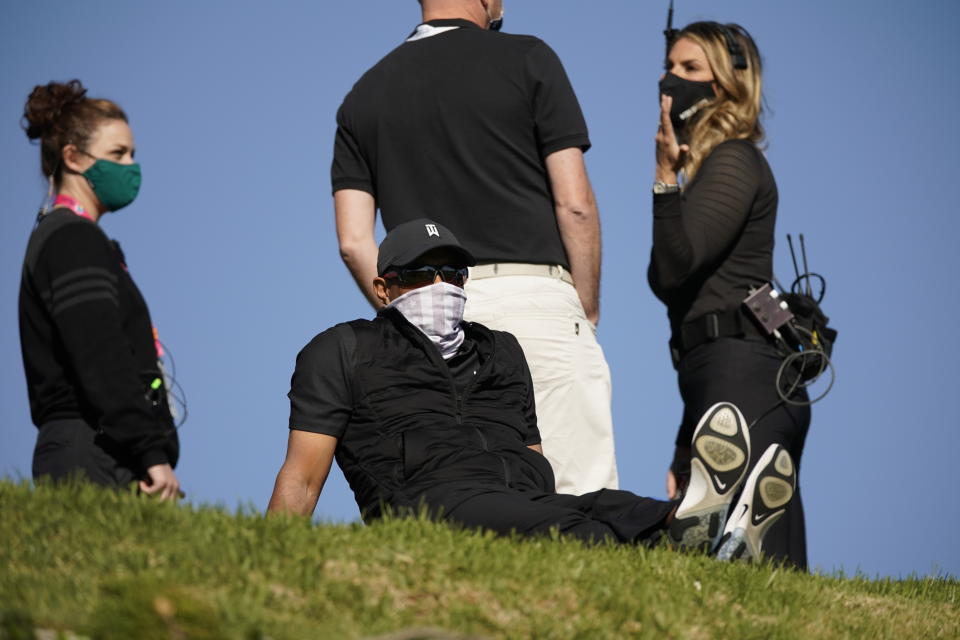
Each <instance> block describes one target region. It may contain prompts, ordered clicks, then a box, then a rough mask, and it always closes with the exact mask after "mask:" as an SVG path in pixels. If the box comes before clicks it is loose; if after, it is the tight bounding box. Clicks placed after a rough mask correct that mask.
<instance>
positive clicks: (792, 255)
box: [787, 233, 800, 289]
mask: <svg viewBox="0 0 960 640" xmlns="http://www.w3.org/2000/svg"><path fill="white" fill-rule="evenodd" d="M787 243H788V244H789V245H790V259H791V260H793V272H794V273H795V274H796V275H797V282H799V280H800V267H798V266H797V253H796V252H795V251H794V250H793V236H791V235H790V234H789V233H788V234H787ZM794 284H796V282H794ZM791 289H792V287H791Z"/></svg>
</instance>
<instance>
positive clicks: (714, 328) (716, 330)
mask: <svg viewBox="0 0 960 640" xmlns="http://www.w3.org/2000/svg"><path fill="white" fill-rule="evenodd" d="M705 318H706V321H707V340H716V339H717V338H719V337H720V316H719V315H718V314H716V313H708V314H707V315H706V316H705Z"/></svg>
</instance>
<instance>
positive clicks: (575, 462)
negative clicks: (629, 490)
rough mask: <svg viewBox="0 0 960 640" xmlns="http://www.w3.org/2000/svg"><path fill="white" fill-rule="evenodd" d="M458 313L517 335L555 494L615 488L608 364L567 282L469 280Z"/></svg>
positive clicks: (537, 278)
mask: <svg viewBox="0 0 960 640" xmlns="http://www.w3.org/2000/svg"><path fill="white" fill-rule="evenodd" d="M466 293H467V307H466V312H465V314H464V318H465V319H466V320H469V321H471V322H479V323H480V324H483V325H485V326H487V327H489V328H491V329H497V330H500V331H507V332H509V333H512V334H513V335H515V336H516V337H517V340H518V341H519V342H520V346H521V347H523V352H524V354H525V355H526V358H527V363H528V364H529V366H530V373H531V375H532V377H533V388H534V393H535V397H536V402H537V419H538V422H539V427H540V436H541V438H543V453H544V455H546V456H547V459H548V460H549V461H550V465H551V466H552V467H553V472H554V475H555V476H556V479H557V492H558V493H572V494H576V495H580V494H584V493H587V492H590V491H596V490H598V489H604V488H607V489H616V488H617V461H616V457H615V456H614V450H613V418H612V416H611V413H610V401H611V389H610V367H609V366H608V365H607V360H606V358H604V356H603V349H601V348H600V345H599V344H598V343H597V339H596V336H595V333H594V328H593V325H592V324H591V323H590V321H589V320H587V317H586V315H584V313H583V306H582V305H581V304H580V298H579V297H577V292H576V289H574V288H573V286H571V285H569V284H567V283H566V282H563V281H561V280H557V279H554V278H548V277H543V276H498V277H493V278H483V279H480V280H468V281H467V285H466Z"/></svg>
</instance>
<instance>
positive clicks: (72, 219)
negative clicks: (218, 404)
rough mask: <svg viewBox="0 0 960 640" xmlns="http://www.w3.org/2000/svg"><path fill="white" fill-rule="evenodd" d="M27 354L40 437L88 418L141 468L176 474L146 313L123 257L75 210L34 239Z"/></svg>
mask: <svg viewBox="0 0 960 640" xmlns="http://www.w3.org/2000/svg"><path fill="white" fill-rule="evenodd" d="M20 345H21V349H22V351H23V363H24V369H25V371H26V377H27V390H28V393H29V397H30V412H31V416H32V418H33V422H34V424H36V425H37V426H38V427H39V426H40V425H42V424H44V423H45V422H48V421H50V420H56V419H62V418H81V419H83V420H85V421H86V422H87V423H88V424H90V425H92V426H94V427H96V428H98V429H99V430H101V431H102V432H103V433H104V434H105V435H106V436H107V437H108V438H110V439H111V440H112V441H114V442H115V443H116V444H117V445H119V448H120V450H121V451H123V453H124V454H125V455H128V456H130V457H131V458H132V459H133V460H135V461H137V462H139V463H140V464H141V465H142V466H143V468H147V467H149V466H152V465H156V464H163V463H169V464H171V465H175V464H176V462H177V458H178V456H179V443H178V440H177V434H176V430H175V429H174V427H173V421H172V418H171V417H170V412H169V407H168V405H167V403H166V391H165V390H164V388H163V386H162V384H161V385H160V387H159V388H157V389H151V388H150V385H151V382H153V381H154V380H156V379H157V378H160V379H161V383H162V376H161V374H160V371H159V369H158V365H157V354H156V349H155V346H154V337H153V325H152V323H151V321H150V313H149V311H148V310H147V305H146V303H145V302H144V300H143V297H142V296H141V294H140V291H139V289H137V286H136V284H134V282H133V279H132V278H131V277H130V275H129V273H127V270H126V265H125V264H124V259H123V254H122V253H121V252H120V249H119V247H118V246H117V245H116V243H114V242H112V241H111V240H110V239H109V238H108V237H107V236H106V235H105V234H104V233H103V231H102V230H101V229H100V228H99V227H98V226H97V225H96V224H95V223H93V222H92V221H90V220H88V219H86V218H82V217H80V216H77V215H75V214H74V213H73V212H71V211H70V210H68V209H58V210H55V211H53V212H51V213H48V214H47V215H45V216H44V217H43V218H42V219H41V221H40V223H39V224H38V226H37V228H36V229H34V231H33V234H32V235H31V236H30V241H29V244H28V246H27V255H26V258H25V260H24V267H23V274H22V277H21V284H20Z"/></svg>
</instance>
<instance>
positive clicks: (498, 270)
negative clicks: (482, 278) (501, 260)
mask: <svg viewBox="0 0 960 640" xmlns="http://www.w3.org/2000/svg"><path fill="white" fill-rule="evenodd" d="M498 273H500V265H499V264H496V263H494V265H493V275H497V274H498Z"/></svg>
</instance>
